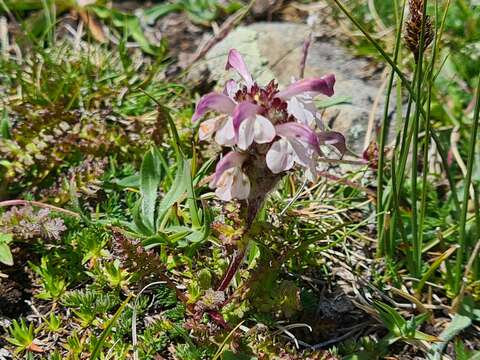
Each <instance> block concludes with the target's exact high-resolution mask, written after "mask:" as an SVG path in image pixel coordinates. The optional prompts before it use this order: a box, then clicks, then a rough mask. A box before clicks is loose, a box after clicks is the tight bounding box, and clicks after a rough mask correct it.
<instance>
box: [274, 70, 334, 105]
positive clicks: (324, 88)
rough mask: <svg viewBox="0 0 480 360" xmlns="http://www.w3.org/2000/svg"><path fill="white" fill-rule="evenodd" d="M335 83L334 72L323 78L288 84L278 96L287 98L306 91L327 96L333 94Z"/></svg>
mask: <svg viewBox="0 0 480 360" xmlns="http://www.w3.org/2000/svg"><path fill="white" fill-rule="evenodd" d="M333 85H335V75H333V74H330V75H326V76H323V77H321V78H309V79H304V80H298V81H296V82H294V83H293V84H291V85H290V86H288V87H287V88H286V89H285V90H282V91H280V92H279V93H278V94H277V97H279V98H281V99H285V100H286V99H289V98H291V97H292V96H295V95H298V94H302V93H305V92H313V93H321V94H324V95H327V96H332V95H333Z"/></svg>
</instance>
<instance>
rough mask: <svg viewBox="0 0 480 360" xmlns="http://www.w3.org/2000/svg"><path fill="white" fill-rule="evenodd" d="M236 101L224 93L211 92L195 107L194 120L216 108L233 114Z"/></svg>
mask: <svg viewBox="0 0 480 360" xmlns="http://www.w3.org/2000/svg"><path fill="white" fill-rule="evenodd" d="M234 108H235V102H234V101H233V100H232V99H230V98H229V97H228V96H226V95H224V94H217V93H209V94H207V95H204V96H202V98H201V99H200V101H199V102H198V104H197V107H196V108H195V113H194V114H193V117H192V121H193V122H195V121H197V120H198V119H199V118H200V117H202V116H203V114H205V113H206V112H207V111H208V110H215V111H218V112H221V113H225V114H229V115H230V114H232V112H233V110H234Z"/></svg>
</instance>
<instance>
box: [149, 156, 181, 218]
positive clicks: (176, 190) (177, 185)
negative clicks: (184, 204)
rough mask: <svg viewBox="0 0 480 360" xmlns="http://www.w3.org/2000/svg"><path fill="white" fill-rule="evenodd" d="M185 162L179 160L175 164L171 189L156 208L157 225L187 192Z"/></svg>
mask: <svg viewBox="0 0 480 360" xmlns="http://www.w3.org/2000/svg"><path fill="white" fill-rule="evenodd" d="M185 163H186V161H184V160H181V161H180V162H177V173H176V174H175V179H174V181H173V184H172V187H171V188H170V190H169V191H168V192H167V193H166V194H165V196H164V197H163V199H162V201H161V202H160V204H159V206H158V215H157V224H158V225H159V224H161V223H162V221H163V219H164V217H165V215H166V214H167V212H168V211H169V210H170V208H171V207H172V206H173V205H174V204H175V203H176V202H177V201H179V200H180V198H181V197H182V196H183V194H185V192H186V191H187V186H188V178H189V177H188V176H187V175H186V174H185V171H186V166H188V163H187V165H186V166H185Z"/></svg>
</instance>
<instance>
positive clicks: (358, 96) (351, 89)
mask: <svg viewBox="0 0 480 360" xmlns="http://www.w3.org/2000/svg"><path fill="white" fill-rule="evenodd" d="M310 31H311V30H310V28H309V27H308V26H307V25H302V24H292V23H271V22H270V23H266V22H265V23H255V24H252V25H249V26H240V27H238V28H236V29H235V30H234V31H232V32H231V33H230V34H229V35H228V36H227V37H226V38H225V39H224V40H223V41H221V42H220V43H218V44H216V45H215V46H214V47H213V48H212V49H211V50H210V51H209V52H208V53H207V55H206V59H205V60H206V61H205V66H206V67H207V68H208V72H209V74H210V75H209V76H210V79H209V80H215V81H217V83H218V85H219V86H223V84H224V82H225V81H226V80H228V79H229V78H231V77H235V76H236V75H235V74H233V72H231V73H227V72H225V61H226V56H227V53H228V51H229V49H231V48H236V49H237V50H238V51H239V52H240V53H241V54H242V55H243V56H244V58H245V61H246V63H247V64H248V66H249V69H250V71H251V72H252V74H253V77H254V79H256V81H257V82H258V83H260V84H266V83H268V82H269V81H270V80H271V79H274V78H275V79H277V80H278V81H279V83H280V86H281V87H283V86H285V85H287V84H289V83H290V82H291V81H292V79H293V78H295V77H298V76H299V64H300V60H301V57H302V47H303V43H304V40H305V38H306V36H307V35H308V33H309V32H310ZM315 33H316V32H314V33H313V40H312V44H311V46H310V50H309V53H308V58H307V65H306V69H305V77H311V76H322V75H324V74H327V73H334V74H335V76H336V79H337V82H336V84H335V95H334V96H333V97H332V98H331V99H327V98H326V97H322V96H319V97H318V100H319V105H320V107H323V106H322V104H323V105H324V106H325V105H327V104H330V105H333V106H330V107H328V108H326V109H325V110H324V113H323V118H324V121H325V123H326V124H328V126H329V127H331V128H332V129H333V130H337V131H340V132H342V133H344V134H345V135H346V137H347V144H348V146H349V148H350V149H351V150H352V151H353V152H355V153H357V154H361V152H362V151H363V150H364V147H365V138H366V134H367V128H368V122H369V117H370V113H371V111H372V109H373V108H374V102H375V99H376V98H377V97H378V100H377V102H378V103H377V105H376V106H375V108H376V111H375V114H374V120H375V123H374V124H372V125H374V126H373V127H372V131H369V132H370V139H372V138H375V134H374V133H373V131H374V129H375V128H376V127H377V126H378V125H379V123H380V121H381V119H382V116H383V111H384V98H385V96H384V91H382V90H380V89H381V81H380V79H379V78H380V76H379V72H378V71H376V70H375V69H372V65H371V62H369V61H368V60H367V59H365V58H358V57H355V56H353V55H352V54H351V53H350V52H349V51H348V50H347V49H345V48H344V47H342V46H341V45H340V44H338V43H336V41H335V40H334V39H327V40H325V39H320V40H318V39H315ZM320 33H321V32H320ZM203 80H204V78H203ZM338 102H340V103H338ZM390 108H391V111H390V116H391V115H392V114H393V112H394V101H393V100H392V105H391V107H390Z"/></svg>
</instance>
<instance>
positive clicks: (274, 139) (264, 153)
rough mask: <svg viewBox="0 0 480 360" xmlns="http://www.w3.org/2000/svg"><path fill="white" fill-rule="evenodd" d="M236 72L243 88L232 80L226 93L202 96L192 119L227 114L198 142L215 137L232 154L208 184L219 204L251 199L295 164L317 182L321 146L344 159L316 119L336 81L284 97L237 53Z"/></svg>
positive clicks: (231, 59)
mask: <svg viewBox="0 0 480 360" xmlns="http://www.w3.org/2000/svg"><path fill="white" fill-rule="evenodd" d="M232 68H233V69H235V70H236V71H237V72H238V74H239V75H240V77H241V78H242V80H243V82H236V81H234V80H229V81H228V82H227V83H226V84H225V88H224V91H223V93H221V94H220V93H215V92H212V93H209V94H207V95H204V96H203V97H202V98H201V99H200V100H199V102H198V104H197V106H196V108H195V113H194V115H193V117H192V121H193V122H196V121H198V120H199V119H200V118H202V117H203V116H204V115H205V114H206V113H207V112H208V111H215V112H217V113H220V114H223V116H217V117H214V118H211V119H208V120H205V121H203V122H202V123H201V124H200V126H199V127H200V130H199V138H200V140H206V139H208V138H210V137H212V136H214V139H215V141H216V142H217V143H218V144H219V145H222V146H228V147H232V148H234V151H232V152H230V153H228V154H227V155H226V156H224V157H223V158H222V159H221V160H220V161H219V163H218V165H217V167H216V170H215V175H214V179H213V180H212V182H211V184H210V186H211V187H212V188H216V194H217V196H218V197H219V198H220V199H222V200H225V201H228V200H231V199H233V198H236V199H249V196H250V193H251V191H253V192H254V193H255V190H254V189H262V191H263V189H265V186H261V184H257V182H261V181H262V178H263V176H262V174H264V173H265V176H264V177H265V179H267V178H268V179H269V180H268V181H270V183H271V184H273V183H275V182H274V181H273V180H272V177H273V178H279V177H281V176H282V175H283V174H284V173H285V172H286V171H288V170H290V169H292V168H293V167H294V166H295V164H297V165H300V166H302V167H305V168H306V169H307V171H306V174H307V175H308V174H310V176H309V178H310V179H311V180H314V178H315V176H314V174H315V173H316V171H315V168H316V163H317V158H318V156H319V155H321V150H320V145H325V144H328V145H333V146H336V147H337V149H339V150H340V151H341V152H342V154H343V152H344V150H345V149H344V145H345V144H344V140H345V139H344V138H343V136H342V135H341V134H338V133H333V132H320V133H318V134H317V133H316V132H315V131H314V127H315V126H316V123H317V120H318V117H317V110H316V108H315V105H314V103H313V97H314V96H316V95H318V94H323V95H326V96H332V95H333V87H334V84H335V76H334V75H326V76H324V77H319V78H309V79H302V80H298V81H295V82H293V83H292V84H291V85H290V86H288V87H287V88H285V89H284V90H281V91H280V90H278V85H277V84H276V83H275V81H273V80H272V81H271V82H270V83H269V84H267V85H266V86H264V87H260V86H259V85H258V84H257V83H256V82H255V81H254V80H253V78H252V75H251V74H250V72H249V71H248V68H247V66H246V64H245V62H244V60H243V58H242V56H241V55H240V53H239V52H238V51H236V50H235V49H232V50H230V52H229V54H228V61H227V65H226V69H227V70H228V69H232ZM262 159H263V160H262ZM247 168H248V169H247ZM246 170H248V171H246ZM262 171H263V173H262ZM247 173H248V174H250V175H252V176H253V178H251V179H249V177H248V176H247V175H246V174H247ZM267 173H268V174H267ZM252 179H253V180H252ZM252 181H253V182H252ZM265 181H267V180H265ZM263 185H265V184H263ZM267 187H268V186H267ZM252 196H253V195H252ZM255 196H257V197H258V194H257V195H255ZM263 196H264V195H263Z"/></svg>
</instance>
